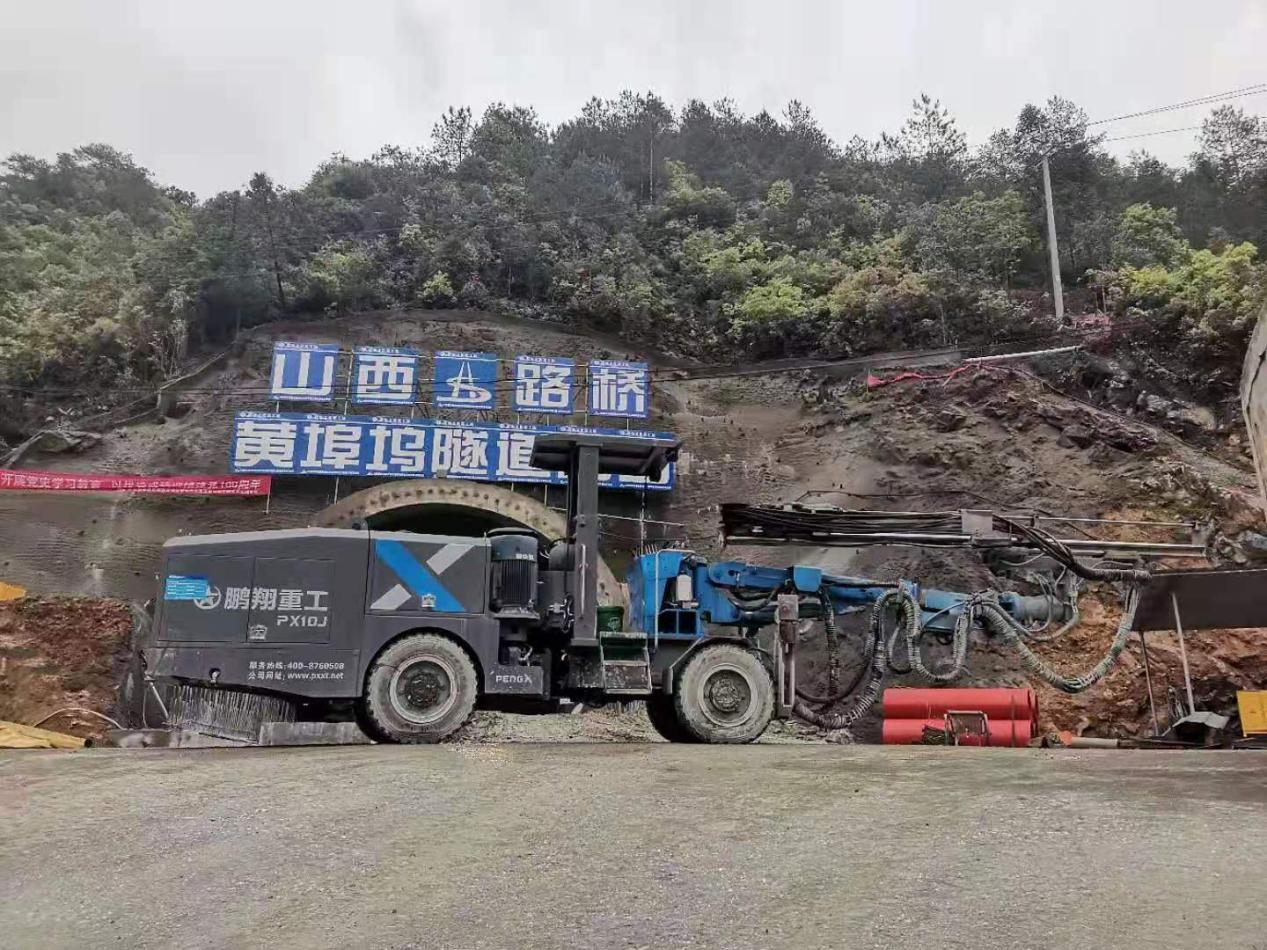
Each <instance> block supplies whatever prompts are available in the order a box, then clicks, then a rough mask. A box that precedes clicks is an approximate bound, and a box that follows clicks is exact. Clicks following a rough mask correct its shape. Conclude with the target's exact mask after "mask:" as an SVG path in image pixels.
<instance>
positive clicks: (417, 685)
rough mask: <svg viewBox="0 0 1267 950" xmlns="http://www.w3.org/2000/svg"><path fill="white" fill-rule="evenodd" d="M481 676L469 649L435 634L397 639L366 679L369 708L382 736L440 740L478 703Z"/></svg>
mask: <svg viewBox="0 0 1267 950" xmlns="http://www.w3.org/2000/svg"><path fill="white" fill-rule="evenodd" d="M478 693H479V677H478V676H477V675H476V673H475V667H474V665H473V664H472V663H471V660H470V658H469V657H468V656H467V655H466V651H465V650H463V649H462V648H461V647H460V646H458V645H457V644H456V643H454V642H453V641H452V640H449V639H446V638H445V637H441V636H437V635H436V634H434V633H416V634H413V635H412V636H408V637H405V638H404V639H401V640H397V641H396V642H395V643H393V644H392V645H391V646H389V647H388V648H387V649H386V650H384V651H383V652H382V654H380V655H379V657H378V659H376V660H375V661H374V663H373V665H372V666H371V667H370V671H369V676H367V677H366V682H365V697H364V704H363V705H364V713H365V719H366V720H367V724H368V725H369V726H370V727H371V731H372V732H374V733H375V737H376V738H380V739H384V740H386V741H389V742H412V743H417V742H439V741H440V740H441V739H443V738H444V737H445V736H447V735H448V734H449V733H451V732H453V731H454V730H455V729H457V728H458V727H459V726H461V725H462V723H464V722H466V720H467V718H468V717H469V716H470V715H471V710H472V709H474V708H475V698H476V696H477V694H478Z"/></svg>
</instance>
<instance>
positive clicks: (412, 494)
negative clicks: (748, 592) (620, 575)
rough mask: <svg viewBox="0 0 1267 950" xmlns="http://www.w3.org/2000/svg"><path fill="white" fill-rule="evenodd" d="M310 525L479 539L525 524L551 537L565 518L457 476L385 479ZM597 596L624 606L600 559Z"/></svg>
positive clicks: (561, 530) (560, 532)
mask: <svg viewBox="0 0 1267 950" xmlns="http://www.w3.org/2000/svg"><path fill="white" fill-rule="evenodd" d="M313 524H314V525H316V526H318V527H324V528H375V529H377V530H380V531H414V532H418V533H420V534H451V535H457V536H460V537H472V538H480V537H483V536H484V535H485V534H486V533H487V532H489V531H491V530H493V529H494V528H528V529H529V530H531V531H535V532H536V533H537V534H538V535H540V536H541V537H542V538H544V539H547V540H553V539H555V538H562V537H565V536H566V535H567V519H566V518H565V517H564V515H563V514H562V513H560V512H558V511H553V510H551V509H550V508H547V507H546V506H545V505H544V504H543V503H542V502H540V501H538V500H537V499H535V498H533V497H531V496H529V495H526V494H520V493H517V492H512V491H509V490H508V489H505V488H500V487H498V486H496V485H485V484H482V483H479V482H466V481H461V480H458V479H446V478H435V479H417V480H411V481H399V482H387V483H385V484H382V485H375V486H373V487H371V488H366V489H363V490H362V491H358V492H354V493H353V494H351V495H348V496H347V497H346V498H343V499H341V500H340V501H337V502H335V503H334V504H333V505H330V506H329V507H328V508H326V509H325V510H323V511H322V512H321V513H320V514H319V515H317V517H316V518H315V519H314V520H313ZM598 600H599V602H600V603H603V604H622V603H624V602H625V601H626V600H627V596H626V594H625V592H624V587H623V585H621V584H619V583H618V582H617V580H616V576H615V575H614V574H613V573H612V572H611V570H610V568H608V566H607V563H606V562H605V561H604V560H603V559H602V558H600V559H599V566H598Z"/></svg>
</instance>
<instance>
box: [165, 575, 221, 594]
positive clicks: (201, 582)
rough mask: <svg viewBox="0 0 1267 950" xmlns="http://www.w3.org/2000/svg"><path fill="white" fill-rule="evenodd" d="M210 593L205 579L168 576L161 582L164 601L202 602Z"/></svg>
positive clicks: (209, 586)
mask: <svg viewBox="0 0 1267 950" xmlns="http://www.w3.org/2000/svg"><path fill="white" fill-rule="evenodd" d="M210 592H211V584H210V582H209V581H208V580H207V579H206V578H205V577H190V576H188V575H184V574H169V575H167V578H166V579H165V580H164V582H163V599H164V600H203V599H204V598H205V597H206V596H207V595H208V594H209V593H210Z"/></svg>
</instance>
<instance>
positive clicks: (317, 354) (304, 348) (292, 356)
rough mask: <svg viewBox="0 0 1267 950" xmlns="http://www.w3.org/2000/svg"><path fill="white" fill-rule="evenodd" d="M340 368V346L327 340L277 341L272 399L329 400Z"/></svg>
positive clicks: (270, 391)
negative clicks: (305, 341) (314, 341)
mask: <svg viewBox="0 0 1267 950" xmlns="http://www.w3.org/2000/svg"><path fill="white" fill-rule="evenodd" d="M338 369H339V347H338V346H337V345H335V344H326V343H287V342H279V343H274V344H273V366H272V370H271V372H270V373H269V377H268V378H269V386H268V398H269V399H275V400H280V401H283V402H329V401H331V400H332V399H334V382H335V377H336V376H337V375H338Z"/></svg>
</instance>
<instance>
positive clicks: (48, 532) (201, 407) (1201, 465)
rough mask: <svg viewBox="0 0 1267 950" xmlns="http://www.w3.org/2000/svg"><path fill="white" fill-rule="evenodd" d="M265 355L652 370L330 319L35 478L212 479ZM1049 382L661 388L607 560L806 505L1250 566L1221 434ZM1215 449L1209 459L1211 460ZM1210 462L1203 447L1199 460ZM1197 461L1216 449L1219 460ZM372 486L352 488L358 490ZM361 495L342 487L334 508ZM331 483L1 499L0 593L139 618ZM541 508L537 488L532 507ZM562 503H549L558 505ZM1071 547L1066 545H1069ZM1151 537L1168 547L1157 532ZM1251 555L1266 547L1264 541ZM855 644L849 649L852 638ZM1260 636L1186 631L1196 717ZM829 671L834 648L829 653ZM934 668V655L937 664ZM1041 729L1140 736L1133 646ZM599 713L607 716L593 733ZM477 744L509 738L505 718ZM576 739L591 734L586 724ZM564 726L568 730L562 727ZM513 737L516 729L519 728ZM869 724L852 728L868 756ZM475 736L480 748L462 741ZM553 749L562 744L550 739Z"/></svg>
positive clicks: (454, 332)
mask: <svg viewBox="0 0 1267 950" xmlns="http://www.w3.org/2000/svg"><path fill="white" fill-rule="evenodd" d="M274 339H302V340H309V341H315V342H337V343H340V344H342V345H343V346H344V347H350V346H354V345H358V344H379V345H387V344H400V345H410V346H415V347H418V348H419V349H422V350H424V351H425V350H435V349H441V348H452V349H465V350H487V351H493V352H497V353H498V354H500V355H501V356H503V357H513V356H514V355H516V354H518V353H548V354H558V355H567V356H572V357H574V358H576V359H578V360H588V359H592V358H601V357H616V358H621V357H634V358H637V357H642V358H648V359H649V360H650V361H651V362H652V363H653V365H658V367H659V368H660V370H662V371H665V370H668V369H670V368H671V364H670V363H669V362H668V361H664V360H658V359H657V356H656V354H640V353H635V352H632V351H631V350H630V349H629V348H627V347H626V346H624V345H623V344H620V343H619V341H614V340H611V339H608V338H603V337H595V336H592V335H578V334H575V333H572V332H569V331H568V330H567V329H566V328H563V327H554V326H543V325H541V324H526V323H522V322H518V321H514V320H510V319H507V318H502V317H494V316H491V315H483V314H478V313H470V312H466V313H459V314H439V315H436V314H376V315H368V316H362V317H350V318H346V319H343V320H337V321H315V322H311V323H301V324H292V325H286V324H278V325H274V326H271V327H267V328H260V329H259V330H257V331H255V332H253V333H252V334H251V335H250V336H248V337H247V338H246V339H245V340H244V341H243V343H242V345H241V346H240V347H239V349H238V351H237V352H236V353H235V354H234V355H232V356H231V358H229V359H228V361H227V362H226V363H225V364H223V365H222V366H218V367H216V368H214V369H213V370H211V371H210V372H209V373H208V374H206V375H205V376H204V377H201V378H199V379H198V380H195V381H193V382H192V383H190V384H189V386H188V388H187V389H186V390H185V391H184V392H183V394H182V395H181V396H180V410H179V412H178V415H179V418H172V419H168V420H166V421H164V422H157V421H154V420H149V421H142V422H139V423H136V424H133V425H128V426H123V427H118V428H113V429H108V430H106V431H104V432H103V433H102V438H101V440H100V442H98V443H96V444H94V445H93V446H91V447H90V448H89V449H87V451H84V452H82V453H80V454H71V455H66V454H61V455H56V456H32V457H30V458H28V459H26V460H25V461H24V464H26V465H29V466H31V467H43V468H58V469H66V470H78V471H89V470H92V471H105V472H109V471H114V472H127V471H138V472H149V473H158V474H162V473H213V472H218V471H223V470H224V468H225V465H226V460H227V458H228V453H229V434H230V428H231V420H232V416H233V413H234V412H235V411H236V410H238V409H246V408H254V409H263V408H268V406H267V404H266V402H265V400H264V397H263V395H262V393H263V391H264V390H265V389H266V378H267V372H268V364H269V357H270V352H271V345H272V341H273V340H274ZM1061 359H1064V360H1066V362H1060V361H1059V360H1057V361H1056V362H1055V363H1053V364H1044V365H1043V366H1042V367H1041V369H1042V370H1043V374H1044V378H1043V379H1039V378H1036V377H1033V376H1030V375H1028V374H1027V373H1025V372H1021V371H1015V370H1004V369H982V370H979V371H975V372H972V373H965V374H961V375H959V376H958V377H956V378H955V379H953V380H950V381H947V382H942V381H931V382H922V383H919V382H916V383H909V384H899V385H893V386H889V387H885V388H881V389H875V390H868V389H867V388H866V387H865V385H864V384H863V382H862V380H860V379H854V380H837V379H828V378H825V377H823V376H821V375H815V374H813V373H809V372H787V373H780V374H775V375H770V376H734V377H727V378H712V379H706V380H685V379H682V378H674V377H673V375H672V374H671V373H667V372H666V373H664V374H663V375H661V376H658V377H657V381H656V384H655V388H654V392H653V398H652V405H653V412H654V417H653V419H652V420H650V422H649V425H648V427H649V428H657V429H663V430H667V431H671V432H675V433H677V434H679V435H680V436H682V438H683V439H684V442H685V446H686V448H685V451H684V453H683V457H682V461H681V464H680V468H679V482H678V488H677V489H676V490H675V491H674V492H673V493H672V494H671V495H670V496H667V497H666V496H664V495H656V494H649V495H648V496H647V498H646V499H645V501H644V499H642V498H640V497H638V496H637V495H635V494H633V493H618V492H610V493H605V494H604V505H605V506H606V509H605V510H607V511H609V512H610V513H612V514H617V515H624V516H626V517H633V516H637V515H638V514H639V513H640V511H642V510H643V506H644V503H645V512H646V515H647V517H649V518H653V519H657V520H659V521H662V522H666V523H667V524H663V525H647V526H646V527H645V528H643V529H641V530H640V529H638V528H637V526H636V525H631V524H630V523H629V522H623V521H615V520H613V521H609V522H608V523H607V524H606V525H605V530H606V531H607V536H606V540H607V542H608V551H607V556H608V560H609V562H610V563H611V564H612V567H613V568H614V569H615V570H616V571H617V572H618V573H619V572H622V571H623V568H624V565H625V564H626V563H627V561H628V558H629V556H630V554H631V553H632V552H633V551H634V550H636V548H637V547H638V545H639V544H640V543H644V542H646V543H680V544H686V545H689V546H690V547H692V548H693V549H695V550H698V551H701V552H704V553H707V554H709V555H712V556H718V555H723V552H722V550H721V549H720V547H719V545H718V542H717V531H718V505H719V503H720V502H724V501H746V502H765V503H784V502H795V501H804V502H810V503H829V504H838V505H841V506H844V507H854V508H877V509H887V510H919V511H935V510H957V509H959V508H964V507H977V506H989V507H995V508H1015V509H1023V510H1037V511H1042V512H1049V513H1053V514H1057V515H1064V516H1069V517H1083V518H1091V517H1106V516H1121V515H1123V514H1129V515H1130V516H1131V517H1136V518H1149V519H1159V520H1168V519H1173V520H1185V521H1186V520H1196V521H1202V522H1208V526H1207V532H1208V534H1209V536H1210V538H1211V540H1212V550H1213V551H1214V556H1215V557H1216V559H1217V560H1218V561H1219V562H1220V563H1229V564H1230V563H1241V562H1244V561H1246V560H1247V559H1248V558H1249V557H1251V556H1253V554H1254V551H1253V548H1252V546H1249V545H1246V544H1245V543H1244V539H1245V538H1246V537H1247V534H1246V532H1247V531H1249V532H1252V531H1253V530H1256V529H1260V528H1261V524H1262V512H1261V510H1260V508H1259V507H1258V503H1257V501H1256V498H1255V495H1254V488H1253V481H1252V476H1251V474H1250V470H1249V467H1248V459H1247V457H1246V456H1245V454H1244V452H1243V450H1242V449H1240V448H1238V446H1237V443H1236V440H1235V433H1230V434H1226V433H1225V434H1219V433H1215V432H1205V434H1204V436H1203V437H1202V438H1203V439H1204V441H1203V442H1202V441H1199V440H1197V441H1194V439H1193V438H1188V439H1187V441H1182V440H1180V439H1178V438H1176V437H1175V435H1174V434H1173V433H1171V432H1168V431H1166V430H1164V429H1162V428H1159V427H1158V425H1157V420H1156V419H1155V418H1152V417H1150V416H1149V415H1147V414H1146V413H1142V412H1141V413H1136V412H1135V411H1134V410H1133V409H1132V408H1130V407H1129V406H1126V407H1125V408H1124V407H1121V406H1118V407H1116V408H1114V407H1113V406H1107V407H1105V408H1095V407H1091V406H1088V405H1086V404H1085V403H1083V402H1079V401H1076V400H1074V399H1071V398H1068V397H1065V396H1063V395H1061V394H1060V393H1058V392H1056V391H1054V390H1053V388H1052V382H1051V380H1053V379H1056V380H1059V379H1060V378H1061V376H1062V374H1064V375H1077V374H1079V373H1081V375H1082V376H1085V375H1086V374H1085V372H1082V371H1081V370H1080V369H1079V366H1078V365H1077V362H1076V360H1077V358H1073V359H1070V358H1061ZM1215 442H1217V443H1218V444H1217V445H1214V443H1215ZM1212 446H1214V448H1212ZM1214 449H1217V451H1215V450H1214ZM366 484H368V483H366ZM359 487H364V486H362V485H360V484H359V483H357V482H356V481H355V480H346V479H345V480H343V484H342V485H341V490H342V492H343V493H344V494H346V493H347V492H349V491H352V490H355V489H357V488H359ZM333 490H334V486H333V485H332V483H331V481H330V480H329V479H303V478H286V479H278V480H277V485H276V490H275V492H274V495H273V498H272V499H271V501H270V503H269V510H268V512H267V513H265V512H264V510H263V504H262V503H261V502H260V501H259V500H255V499H251V500H233V499H214V500H207V499H172V498H167V499H163V498H146V497H141V496H136V497H126V496H121V497H113V498H111V497H104V496H82V497H49V496H38V495H22V494H13V493H10V494H7V495H0V541H3V543H2V544H0V580H6V581H10V582H12V583H17V584H21V585H22V586H25V587H27V588H29V589H30V590H32V591H35V592H47V593H76V594H85V595H91V596H96V597H115V598H120V599H124V600H129V601H134V602H140V601H143V600H145V599H147V598H148V597H150V596H152V592H153V589H154V574H153V572H154V569H155V565H156V562H157V553H158V546H159V545H160V544H161V542H162V541H163V540H165V539H166V538H167V537H170V536H172V535H175V534H180V533H190V532H199V533H202V532H213V531H229V530H246V529H251V530H258V529H263V528H278V527H293V526H296V525H301V524H305V523H308V522H310V521H311V520H312V519H313V518H314V517H315V516H316V515H317V513H318V512H320V511H321V510H322V509H323V508H324V507H325V506H326V505H328V504H329V503H330V502H331V500H332V498H333ZM528 490H529V491H533V492H538V491H539V490H537V489H528ZM552 501H553V503H554V504H558V502H559V499H558V498H557V497H556V498H554V499H553V500H552ZM1075 530H1085V528H1084V527H1083V526H1078V527H1077V528H1075V527H1073V526H1069V527H1068V531H1070V532H1073V531H1075ZM1151 539H1152V540H1184V539H1182V538H1179V537H1177V536H1175V535H1174V534H1173V533H1170V532H1166V531H1164V530H1163V531H1162V533H1161V534H1155V535H1154V536H1152V537H1151ZM1265 540H1267V539H1265ZM724 556H726V557H732V558H738V559H747V560H753V561H757V562H759V563H770V564H786V563H790V562H794V561H800V562H805V563H814V564H819V565H821V566H823V567H825V568H827V569H829V570H834V571H837V572H840V573H849V574H855V575H867V576H874V577H879V578H883V579H892V578H895V577H905V578H909V579H912V580H916V581H919V582H920V583H922V584H924V585H926V586H932V587H939V588H942V589H947V590H960V591H974V590H981V589H985V588H988V587H991V586H996V585H997V583H998V581H997V579H996V578H994V577H992V576H991V575H990V573H989V572H988V571H987V570H986V569H985V568H984V567H983V566H982V565H981V563H980V561H979V560H978V559H977V558H976V557H975V556H973V555H970V554H967V553H964V552H955V551H949V552H948V551H932V552H929V551H920V550H916V549H902V548H879V547H876V548H867V549H862V550H854V549H822V548H812V547H802V548H788V547H784V548H769V547H752V548H743V547H732V548H730V549H729V550H727V551H725V552H724ZM1116 604H1117V599H1116V596H1115V594H1114V592H1113V591H1111V590H1108V589H1100V590H1093V591H1092V592H1091V594H1090V595H1089V597H1088V598H1087V604H1086V611H1085V615H1086V620H1085V623H1084V625H1083V626H1082V627H1081V628H1080V629H1079V630H1078V631H1076V632H1075V633H1073V634H1071V635H1069V636H1068V637H1066V638H1065V639H1064V640H1062V641H1061V642H1057V643H1051V644H1047V645H1044V646H1043V647H1042V648H1041V652H1043V654H1044V655H1045V656H1047V657H1048V658H1049V659H1050V660H1051V661H1052V662H1053V664H1055V665H1057V666H1058V667H1060V668H1061V669H1063V670H1066V671H1069V672H1074V671H1081V670H1082V669H1085V668H1087V667H1089V666H1091V665H1093V663H1094V662H1095V661H1096V660H1097V659H1098V658H1099V655H1100V654H1101V653H1102V652H1103V650H1104V649H1105V648H1106V647H1107V644H1108V642H1109V640H1110V639H1111V637H1112V632H1113V630H1114V628H1115V627H1116V611H1117V606H1116ZM858 633H860V631H857V630H855V636H856V635H857V634H858ZM1170 641H1171V638H1169V637H1167V636H1165V635H1153V637H1152V638H1151V642H1152V653H1153V659H1154V661H1155V662H1157V663H1158V664H1160V666H1159V669H1158V671H1157V673H1158V676H1157V680H1158V682H1157V685H1158V687H1159V692H1160V694H1162V695H1164V693H1165V690H1166V688H1167V687H1168V686H1174V685H1178V682H1179V681H1178V678H1177V677H1178V666H1177V662H1176V656H1175V652H1174V646H1173V644H1172V643H1171V642H1170ZM818 643H819V646H817V647H816V646H815V641H814V640H813V639H812V638H811V640H810V642H809V643H808V644H807V648H806V654H807V656H806V658H805V663H804V667H803V668H804V669H805V671H806V672H807V674H808V676H809V681H810V683H811V685H820V682H819V680H818V679H816V677H820V676H821V672H822V666H823V664H822V651H821V640H820V641H818ZM1264 643H1265V641H1264V640H1263V639H1262V637H1261V636H1260V634H1258V633H1245V632H1223V633H1209V634H1199V635H1197V636H1195V637H1194V639H1193V658H1192V659H1193V671H1194V676H1195V678H1196V687H1197V691H1198V694H1199V699H1200V700H1201V701H1202V702H1204V703H1206V704H1208V705H1210V706H1211V707H1212V708H1216V709H1219V710H1220V711H1225V712H1226V711H1230V710H1231V709H1232V695H1233V691H1234V690H1235V689H1236V688H1247V687H1254V686H1259V687H1262V686H1267V658H1265V657H1267V650H1265V649H1264ZM845 655H846V671H847V668H848V656H849V655H850V653H849V649H846V651H845ZM938 655H939V654H938V652H937V650H936V649H934V650H933V651H931V653H930V658H931V659H934V660H936V659H937V657H938ZM966 682H967V683H968V684H973V685H1004V684H1009V685H1021V684H1029V683H1030V682H1031V680H1030V677H1029V676H1028V675H1027V673H1026V671H1025V670H1024V668H1023V667H1022V665H1021V664H1020V662H1019V660H1018V659H1017V657H1016V656H1015V654H1013V653H1011V652H1010V651H1008V650H1005V649H1002V648H1000V647H998V646H996V645H994V644H992V643H990V642H987V641H985V640H984V639H983V638H978V642H977V643H976V645H975V647H974V652H973V654H972V657H971V661H970V664H969V669H968V674H967V678H966ZM1042 711H1043V725H1044V727H1055V728H1064V729H1075V728H1081V729H1085V730H1086V731H1088V732H1089V733H1091V734H1135V733H1137V732H1139V731H1140V730H1141V729H1144V728H1146V727H1148V726H1149V725H1150V713H1149V711H1148V703H1147V698H1146V694H1145V691H1144V687H1143V675H1142V664H1141V663H1140V662H1139V655H1138V647H1137V646H1133V647H1132V648H1131V650H1130V651H1128V654H1127V655H1126V656H1125V657H1124V660H1123V663H1122V664H1121V666H1120V667H1119V669H1118V670H1116V671H1115V672H1114V673H1113V674H1111V675H1110V677H1109V678H1108V680H1107V681H1106V682H1105V683H1104V684H1103V685H1102V686H1101V687H1098V688H1096V689H1094V690H1092V691H1090V692H1089V693H1087V694H1084V695H1082V696H1079V697H1073V698H1070V697H1066V696H1063V695H1062V694H1057V693H1056V692H1055V691H1054V690H1048V689H1045V688H1044V694H1043V706H1042ZM604 715H605V714H604ZM582 721H583V722H584V723H585V725H583V726H582V727H581V734H582V735H585V730H588V729H591V728H592V729H594V730H596V731H597V732H598V733H603V734H605V735H596V736H594V737H595V738H600V737H610V738H622V737H627V738H634V737H635V736H636V735H637V734H638V733H637V730H636V729H635V730H634V732H633V733H630V734H629V735H625V734H624V733H623V732H622V730H623V729H624V728H625V725H622V723H621V722H620V721H615V722H609V721H606V720H605V719H604V718H603V717H599V719H595V720H592V721H591V720H589V719H588V718H586V719H584V720H582ZM509 722H510V723H511V724H510V725H508V726H507V725H505V724H504V723H503V724H502V725H499V726H496V727H495V728H492V729H491V731H489V733H488V734H489V735H490V736H491V737H494V738H498V739H502V738H508V737H511V736H514V735H518V734H520V733H519V732H517V727H516V726H515V725H514V723H513V721H509ZM591 723H592V724H591ZM570 728H572V727H571V726H567V727H566V728H564V730H563V731H564V732H566V731H567V729H570ZM524 731H525V733H526V734H529V735H531V734H532V730H531V729H528V728H527V727H525V730H524ZM877 731H878V718H877V717H876V716H873V717H871V718H870V719H869V720H867V721H866V722H864V723H863V724H862V725H861V726H860V727H859V729H858V730H857V736H858V737H859V738H861V739H864V740H865V739H868V738H873V737H874V736H875V735H876V733H877ZM478 732H479V730H476V733H477V734H478ZM561 737H566V736H561Z"/></svg>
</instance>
